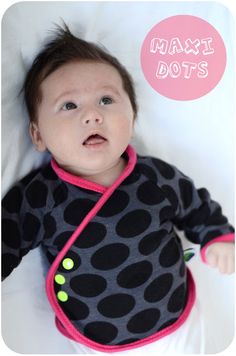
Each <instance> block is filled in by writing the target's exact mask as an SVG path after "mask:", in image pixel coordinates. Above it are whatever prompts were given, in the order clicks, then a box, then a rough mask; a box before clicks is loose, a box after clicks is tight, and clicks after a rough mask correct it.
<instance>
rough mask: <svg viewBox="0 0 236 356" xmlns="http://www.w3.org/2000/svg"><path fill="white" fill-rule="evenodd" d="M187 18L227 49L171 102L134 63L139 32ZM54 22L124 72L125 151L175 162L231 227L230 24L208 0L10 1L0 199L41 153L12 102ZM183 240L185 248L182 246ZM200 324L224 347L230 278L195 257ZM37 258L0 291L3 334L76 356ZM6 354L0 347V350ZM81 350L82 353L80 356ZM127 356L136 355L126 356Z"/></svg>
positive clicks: (10, 343)
mask: <svg viewBox="0 0 236 356" xmlns="http://www.w3.org/2000/svg"><path fill="white" fill-rule="evenodd" d="M178 14H191V15H194V16H199V17H201V18H203V19H205V20H207V21H209V22H210V23H211V24H212V25H213V26H214V27H215V28H216V29H217V30H218V32H219V33H220V34H221V36H222V38H223V40H224V43H225V46H226V51H227V65H226V70H225V73H224V75H223V78H222V79H221V81H220V82H219V84H218V85H217V86H216V88H215V89H214V90H212V91H211V92H210V93H209V94H207V95H205V96H203V97H201V98H200V99H197V100H193V101H175V100H171V99H168V98H165V97H163V96H161V95H159V94H158V93H157V92H155V91H154V90H153V89H152V88H151V87H150V86H149V84H148V83H147V82H146V80H145V78H144V75H143V73H142V70H141V66H140V49H141V45H142V43H143V40H144V38H145V36H146V34H147V33H148V31H149V30H150V29H151V28H152V27H153V26H154V25H155V24H156V23H158V22H160V21H161V20H162V19H164V18H166V17H169V16H173V15H178ZM60 18H63V19H64V21H65V22H66V23H67V24H68V25H69V27H70V29H71V31H72V32H73V33H74V34H75V35H80V36H82V37H83V38H85V39H86V40H89V41H94V42H100V43H102V44H103V45H105V47H106V48H108V49H109V51H110V52H111V53H112V54H114V55H115V56H117V57H118V58H119V60H120V61H121V62H122V63H123V64H124V65H125V66H126V67H127V69H128V70H129V71H130V72H131V74H132V76H133V78H134V81H135V84H136V89H137V95H138V102H139V115H138V120H137V123H136V137H135V139H134V141H133V145H134V146H135V148H136V149H137V151H138V152H139V153H140V154H150V155H153V156H157V157H160V158H162V159H164V160H166V161H167V162H170V163H172V164H175V165H176V166H177V167H178V168H179V169H181V170H182V171H183V172H185V173H186V174H187V175H189V176H191V177H192V178H193V179H194V181H195V184H196V186H197V187H201V186H205V187H207V188H208V189H209V190H210V192H211V194H212V197H213V198H214V199H215V200H217V201H219V202H220V204H221V205H222V207H223V210H224V213H225V215H227V217H228V218H229V220H230V221H231V222H233V199H232V197H233V189H234V170H233V139H234V136H233V131H234V127H233V120H234V117H233V111H234V110H233V109H234V100H235V93H234V83H233V78H234V66H233V63H234V58H233V47H234V46H235V38H233V30H232V28H233V20H232V16H231V14H230V12H229V11H228V10H227V9H226V8H225V7H223V6H222V5H220V3H216V2H196V3H194V2H168V1H165V2H79V1H78V2H69V1H67V2H19V3H16V4H14V5H13V6H12V7H10V8H9V9H8V10H7V11H6V13H5V14H4V17H3V22H2V31H3V33H2V34H3V40H2V64H3V73H2V82H3V85H2V194H3V195H4V194H5V193H6V192H7V190H8V189H9V188H10V186H11V185H12V184H13V183H14V182H15V181H17V180H18V179H19V178H21V177H23V176H24V175H25V174H26V173H28V172H29V171H30V170H31V169H32V168H34V167H37V166H39V165H40V164H41V163H42V161H43V160H45V159H48V157H45V156H42V155H40V154H39V153H37V152H36V151H35V150H34V148H33V147H32V145H31V142H30V139H29V136H28V134H27V126H28V118H27V114H26V110H25V108H24V105H23V103H22V98H21V97H19V96H18V93H19V91H20V89H21V86H22V83H23V80H24V76H25V74H26V71H27V69H28V68H29V65H30V64H31V62H32V59H33V57H34V56H35V54H36V53H37V52H38V50H39V48H40V46H42V44H43V43H44V40H45V37H46V36H47V35H48V32H47V31H48V30H49V29H52V28H53V27H54V25H53V24H54V23H58V24H60V23H61V22H60ZM184 244H185V245H186V246H189V245H190V244H189V243H188V242H186V241H185V240H184ZM190 268H191V270H192V272H193V274H194V277H195V280H196V284H197V290H198V299H199V300H200V303H201V305H202V310H203V312H204V315H203V316H204V322H205V337H206V352H208V353H217V352H220V351H222V350H224V349H225V348H226V347H227V346H228V345H229V343H230V342H231V340H232V338H233V321H234V320H233V315H234V314H233V277H232V276H222V275H220V274H219V273H218V272H217V271H215V270H212V269H211V268H209V267H207V266H206V265H203V264H202V262H201V260H200V258H199V257H196V258H195V260H193V261H192V262H191V264H190ZM45 273H46V271H44V269H43V257H42V256H41V252H40V249H36V250H34V251H31V252H30V253H29V254H28V255H27V256H25V257H24V259H23V261H22V263H21V265H20V266H19V267H18V268H17V269H16V270H15V271H14V272H13V273H12V275H11V276H10V277H9V278H8V279H6V280H5V281H4V283H3V285H2V334H3V338H4V341H5V343H6V345H7V347H9V348H10V349H11V350H14V351H16V352H18V353H28V354H29V353H38V354H40V353H46V354H50V353H59V354H60V353H75V350H74V348H73V345H72V343H71V342H70V341H69V340H68V339H66V338H65V337H64V336H62V335H60V333H59V332H58V331H57V329H56V328H55V327H54V317H53V313H52V311H51V309H50V306H49V303H48V301H47V299H46V296H45V288H44V275H45ZM5 352H7V349H6V348H5V351H4V354H5ZM83 352H84V351H83V346H81V353H83ZM134 354H135V351H134Z"/></svg>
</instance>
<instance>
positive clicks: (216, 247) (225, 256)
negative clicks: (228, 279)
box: [206, 242, 235, 274]
mask: <svg viewBox="0 0 236 356" xmlns="http://www.w3.org/2000/svg"><path fill="white" fill-rule="evenodd" d="M234 258H235V248H234V243H228V242H217V243H214V244H212V245H210V246H209V247H208V248H207V250H206V262H207V263H208V264H209V265H210V266H211V267H215V268H218V270H219V271H220V272H221V273H225V274H231V273H233V272H234Z"/></svg>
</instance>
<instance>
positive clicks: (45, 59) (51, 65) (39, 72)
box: [22, 23, 138, 122]
mask: <svg viewBox="0 0 236 356" xmlns="http://www.w3.org/2000/svg"><path fill="white" fill-rule="evenodd" d="M53 33H54V34H55V36H54V38H53V39H52V40H51V41H50V42H48V43H47V44H46V45H45V46H44V48H43V49H42V50H41V52H39V53H38V55H37V56H36V58H35V59H34V61H33V64H32V66H31V68H30V69H29V71H28V73H27V75H26V78H25V81H24V84H23V87H22V91H23V92H24V99H25V103H26V107H27V110H28V114H29V118H30V121H32V122H37V111H38V110H37V109H38V105H39V104H40V103H41V100H42V92H41V89H40V85H41V83H42V82H43V80H44V79H45V78H47V77H48V76H49V75H50V74H51V73H53V72H54V71H55V70H57V69H58V68H59V67H61V66H63V65H65V64H67V63H70V62H74V61H80V62H88V61H90V62H91V61H92V62H100V63H107V64H110V65H111V66H113V67H114V68H116V70H117V71H118V72H119V74H120V76H121V79H122V84H123V88H124V90H125V91H126V93H127V94H128V96H129V99H130V102H131V105H132V108H133V112H134V118H135V117H136V115H137V110H138V109H137V103H136V95H135V90H134V84H133V80H132V78H131V76H130V74H129V73H128V71H127V70H126V69H125V67H124V66H123V65H122V64H121V63H120V62H119V61H118V60H117V59H116V58H115V57H113V56H112V55H111V54H109V53H108V52H107V51H106V50H105V48H102V47H101V46H98V45H96V44H95V43H91V42H87V41H85V40H82V39H80V38H78V37H76V36H74V35H73V34H72V33H71V32H70V30H69V28H68V26H67V25H66V24H65V23H64V25H63V27H60V26H58V25H57V26H56V29H55V30H53Z"/></svg>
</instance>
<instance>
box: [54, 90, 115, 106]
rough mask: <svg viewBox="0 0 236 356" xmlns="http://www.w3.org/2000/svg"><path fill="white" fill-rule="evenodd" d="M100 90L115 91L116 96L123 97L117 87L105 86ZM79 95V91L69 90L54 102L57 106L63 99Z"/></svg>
mask: <svg viewBox="0 0 236 356" xmlns="http://www.w3.org/2000/svg"><path fill="white" fill-rule="evenodd" d="M98 90H108V91H113V93H114V94H115V95H118V96H119V97H120V96H121V95H120V92H119V90H118V89H116V87H114V86H111V85H104V86H102V87H100V88H98ZM75 93H76V94H78V91H77V90H68V91H65V92H63V93H61V94H60V95H59V96H58V97H56V99H55V100H54V105H56V104H57V103H58V101H61V100H62V99H63V97H64V96H70V95H73V94H75Z"/></svg>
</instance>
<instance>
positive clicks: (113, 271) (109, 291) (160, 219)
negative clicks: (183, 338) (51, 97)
mask: <svg viewBox="0 0 236 356" xmlns="http://www.w3.org/2000/svg"><path fill="white" fill-rule="evenodd" d="M124 158H125V159H126V160H127V166H126V168H125V170H124V171H123V173H122V174H121V176H120V177H119V178H118V179H117V180H116V181H115V182H114V183H113V184H112V186H110V187H104V186H102V185H99V184H95V183H92V182H89V181H87V180H84V179H82V178H80V177H76V176H73V175H71V174H70V173H68V172H65V171H64V170H62V169H61V168H60V167H59V166H58V165H57V163H56V162H55V161H54V160H52V161H51V164H49V165H47V166H46V167H44V168H43V169H40V170H38V171H36V172H33V173H31V174H30V175H28V176H27V177H26V178H24V179H23V180H21V181H20V182H19V183H18V184H17V185H15V186H14V187H13V188H12V189H11V190H10V191H9V192H8V194H7V195H6V196H5V198H4V199H3V208H2V215H3V220H2V236H3V243H2V252H3V255H2V272H3V278H5V277H7V276H8V275H9V274H10V273H11V272H12V270H13V269H14V268H15V267H16V266H17V265H18V264H19V263H20V261H21V259H22V257H23V256H24V255H25V254H27V253H28V252H29V251H30V250H31V249H33V248H35V247H37V246H38V245H41V246H42V248H43V250H44V251H45V254H46V256H47V259H48V261H49V263H50V264H51V266H50V269H49V272H48V276H47V281H46V289H47V295H48V298H49V301H50V303H51V305H52V308H53V309H54V311H55V314H56V325H57V327H58V329H59V330H60V331H61V332H62V333H63V334H64V335H65V336H67V337H69V338H71V339H73V340H76V341H78V342H80V343H83V344H85V345H87V346H89V347H91V348H94V349H96V350H100V351H104V352H115V351H121V350H125V349H130V348H135V347H139V346H142V345H144V344H146V343H149V342H152V341H156V340H158V339H159V338H161V337H163V336H165V335H168V334H169V333H171V332H173V331H174V330H176V329H177V328H178V327H179V326H180V325H181V324H182V323H183V322H184V321H185V320H186V318H187V317H188V315H189V313H190V311H191V308H192V305H193V303H194V298H195V287H194V281H193V279H192V276H191V273H190V271H189V270H188V269H187V268H186V266H185V261H184V256H183V250H182V247H181V241H180V239H179V237H178V235H177V233H176V230H177V229H179V230H184V232H185V235H186V237H187V238H188V239H189V240H190V241H191V242H193V243H197V244H200V245H201V249H202V250H203V249H204V248H205V247H206V246H207V244H209V243H212V240H216V241H217V240H220V241H229V240H230V241H231V240H233V236H234V235H233V231H234V230H233V227H232V226H231V225H230V224H229V223H228V221H227V219H226V217H225V216H223V215H222V211H221V207H220V206H219V204H218V203H216V202H215V201H213V200H211V198H210V195H209V193H208V191H207V190H206V189H204V188H202V189H199V190H197V189H196V188H195V187H194V184H193V182H192V180H191V179H190V178H188V177H187V176H185V175H184V174H183V173H181V172H180V171H179V170H178V169H177V168H176V167H174V166H172V165H170V164H167V163H165V162H163V161H161V160H159V159H157V158H153V157H143V156H139V155H138V156H137V155H136V153H135V151H134V150H133V148H132V147H131V146H128V148H127V150H126V152H125V153H124ZM176 228H177V229H176Z"/></svg>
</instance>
